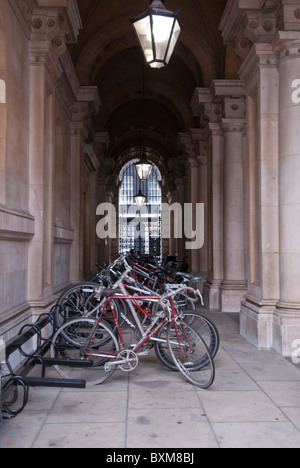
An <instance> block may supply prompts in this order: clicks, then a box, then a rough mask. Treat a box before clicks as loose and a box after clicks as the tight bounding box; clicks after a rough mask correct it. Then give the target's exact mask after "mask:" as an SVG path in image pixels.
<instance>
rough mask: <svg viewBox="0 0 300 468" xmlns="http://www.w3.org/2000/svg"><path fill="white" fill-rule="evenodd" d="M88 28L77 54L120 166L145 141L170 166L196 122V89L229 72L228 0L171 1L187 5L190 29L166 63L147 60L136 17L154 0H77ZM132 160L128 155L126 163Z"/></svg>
mask: <svg viewBox="0 0 300 468" xmlns="http://www.w3.org/2000/svg"><path fill="white" fill-rule="evenodd" d="M77 3H78V8H79V12H80V15H81V18H82V23H83V29H82V31H81V34H80V36H79V40H78V43H77V44H76V45H74V46H70V53H71V57H72V60H73V62H74V66H75V69H76V71H77V74H78V77H79V81H80V84H81V85H83V86H97V87H98V89H99V92H100V97H101V103H102V106H101V110H100V114H99V116H97V117H95V120H94V126H95V129H96V131H99V132H108V133H109V136H110V142H111V143H110V148H109V149H108V153H109V156H110V157H113V158H114V159H115V160H116V163H117V164H120V162H121V163H122V162H123V161H122V158H123V159H124V160H128V158H129V157H133V156H134V154H135V151H136V150H137V149H138V148H139V147H140V146H141V145H143V146H145V148H146V150H147V154H148V156H149V157H150V158H152V160H153V161H154V162H155V163H156V164H157V165H158V166H160V168H162V167H163V166H167V161H168V159H169V158H172V157H176V140H177V137H178V134H179V133H181V132H187V131H188V130H189V129H190V128H192V127H194V126H195V125H196V123H195V120H194V118H193V115H192V112H191V108H190V102H191V98H192V96H193V93H194V91H195V88H196V87H200V86H209V85H210V83H211V81H212V80H213V79H216V78H224V73H225V56H226V49H225V47H224V46H223V43H222V38H221V33H220V31H219V30H218V25H219V23H220V19H221V16H222V14H223V11H224V9H225V6H226V3H227V1H226V0H213V1H212V0H165V6H166V8H167V9H169V10H173V11H176V10H180V16H179V20H180V23H181V26H182V32H181V35H180V38H179V42H178V44H177V46H176V48H175V52H174V54H173V57H172V59H171V61H170V63H169V65H168V67H165V68H163V69H160V70H157V69H151V68H150V67H149V66H148V65H147V64H145V61H144V58H143V54H142V51H141V49H140V47H139V44H138V41H137V38H136V36H135V34H134V31H133V28H132V25H131V24H130V22H129V18H132V17H135V16H137V15H138V14H140V13H142V12H143V11H145V10H147V9H148V7H149V1H148V0H77ZM125 162H126V161H125Z"/></svg>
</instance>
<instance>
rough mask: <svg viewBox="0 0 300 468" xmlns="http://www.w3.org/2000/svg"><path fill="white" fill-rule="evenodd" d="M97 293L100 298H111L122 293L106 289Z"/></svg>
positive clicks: (118, 290)
mask: <svg viewBox="0 0 300 468" xmlns="http://www.w3.org/2000/svg"><path fill="white" fill-rule="evenodd" d="M99 293H100V295H101V296H102V297H113V296H115V295H116V294H122V291H121V290H120V289H109V288H106V289H102V290H101V291H99Z"/></svg>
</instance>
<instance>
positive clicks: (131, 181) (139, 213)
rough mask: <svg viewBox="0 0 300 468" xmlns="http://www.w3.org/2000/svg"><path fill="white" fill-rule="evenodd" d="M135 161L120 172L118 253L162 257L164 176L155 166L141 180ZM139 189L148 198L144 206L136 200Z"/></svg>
mask: <svg viewBox="0 0 300 468" xmlns="http://www.w3.org/2000/svg"><path fill="white" fill-rule="evenodd" d="M134 164H135V161H132V162H130V163H128V164H126V166H125V167H124V168H123V169H122V171H121V173H120V181H121V187H120V190H119V253H126V252H129V251H130V250H134V251H135V252H138V253H139V254H140V255H150V256H152V257H155V258H157V259H159V258H160V257H161V252H162V238H161V202H162V193H161V188H160V182H161V175H160V172H159V170H158V169H157V168H156V167H153V169H152V172H151V176H150V178H149V179H148V180H146V181H140V179H139V177H138V175H137V172H136V168H135V165H134ZM139 191H141V192H142V194H143V195H144V197H145V202H144V203H143V205H141V206H139V205H137V203H136V200H135V195H136V194H137V193H138V192H139Z"/></svg>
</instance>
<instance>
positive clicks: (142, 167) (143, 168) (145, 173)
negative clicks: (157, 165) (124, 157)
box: [135, 151, 153, 180]
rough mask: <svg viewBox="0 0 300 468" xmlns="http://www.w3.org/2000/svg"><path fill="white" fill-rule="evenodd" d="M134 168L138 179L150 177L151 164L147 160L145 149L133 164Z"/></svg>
mask: <svg viewBox="0 0 300 468" xmlns="http://www.w3.org/2000/svg"><path fill="white" fill-rule="evenodd" d="M135 168H136V171H137V173H138V176H139V178H140V180H148V179H149V178H150V175H151V172H152V169H153V166H152V164H151V163H150V162H149V161H148V159H147V156H146V153H145V151H143V154H142V157H141V159H140V160H139V161H138V162H137V163H136V164H135Z"/></svg>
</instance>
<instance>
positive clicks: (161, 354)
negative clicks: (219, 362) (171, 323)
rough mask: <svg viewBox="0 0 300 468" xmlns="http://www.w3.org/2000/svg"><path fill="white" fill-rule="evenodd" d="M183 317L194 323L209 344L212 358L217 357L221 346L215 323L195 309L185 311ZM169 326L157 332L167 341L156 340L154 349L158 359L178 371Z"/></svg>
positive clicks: (187, 321) (189, 323)
mask: <svg viewBox="0 0 300 468" xmlns="http://www.w3.org/2000/svg"><path fill="white" fill-rule="evenodd" d="M181 319H182V320H183V321H184V322H185V323H187V324H188V325H192V326H193V328H194V329H195V330H196V331H197V332H198V334H200V336H201V337H202V339H203V340H204V341H205V343H206V345H207V348H208V350H209V353H210V355H211V356H212V358H215V356H216V355H217V353H218V350H219V346H220V337H219V332H218V330H217V328H216V326H215V325H214V323H213V322H212V321H211V320H209V319H208V318H207V317H204V316H203V315H201V314H199V313H198V312H194V311H184V312H183V314H181ZM167 327H168V325H165V327H163V328H162V329H161V330H160V331H159V332H158V334H157V338H158V339H164V340H165V342H156V343H155V347H154V349H155V353H156V355H157V357H158V359H159V360H160V361H161V362H162V363H163V364H164V365H165V366H167V367H168V368H169V369H171V370H172V371H175V372H177V371H178V368H177V366H176V365H175V363H174V360H173V358H172V356H171V353H170V350H169V347H168V344H167V338H166V332H167Z"/></svg>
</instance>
